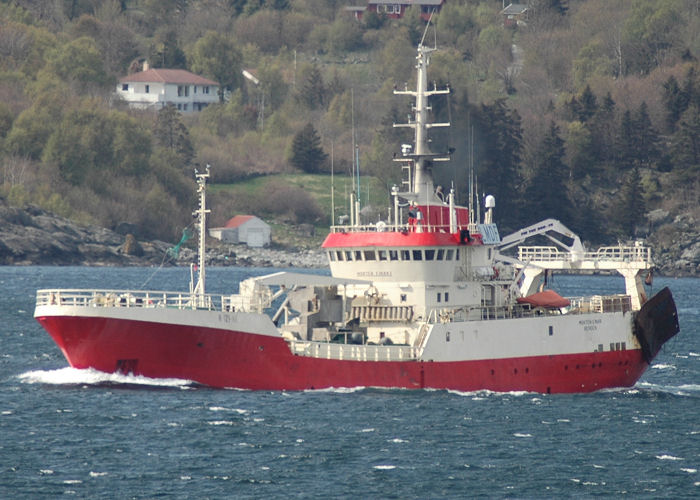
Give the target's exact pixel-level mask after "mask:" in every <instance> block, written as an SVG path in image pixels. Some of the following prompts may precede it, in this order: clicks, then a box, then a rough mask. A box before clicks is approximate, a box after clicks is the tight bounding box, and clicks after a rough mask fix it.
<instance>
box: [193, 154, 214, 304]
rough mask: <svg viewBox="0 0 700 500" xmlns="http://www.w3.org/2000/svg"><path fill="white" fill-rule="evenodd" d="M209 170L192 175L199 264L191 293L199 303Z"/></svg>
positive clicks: (203, 262) (202, 288) (201, 292)
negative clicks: (193, 178) (194, 178)
mask: <svg viewBox="0 0 700 500" xmlns="http://www.w3.org/2000/svg"><path fill="white" fill-rule="evenodd" d="M209 168H210V167H209V165H207V171H206V173H204V174H200V173H199V172H197V170H196V169H195V171H194V175H195V177H196V178H197V194H199V208H198V209H197V210H196V211H195V212H193V213H192V215H193V216H195V217H197V225H198V226H199V251H198V253H199V262H198V272H197V284H196V285H195V287H194V289H193V290H192V293H193V294H195V295H197V296H198V297H199V300H200V301H201V302H203V300H204V293H205V292H204V282H205V278H206V270H205V260H206V246H205V238H206V236H207V214H208V213H209V212H211V210H207V179H208V178H209Z"/></svg>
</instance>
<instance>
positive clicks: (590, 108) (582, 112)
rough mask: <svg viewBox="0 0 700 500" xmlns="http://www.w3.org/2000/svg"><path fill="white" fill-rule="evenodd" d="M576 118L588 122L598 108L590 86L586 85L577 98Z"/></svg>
mask: <svg viewBox="0 0 700 500" xmlns="http://www.w3.org/2000/svg"><path fill="white" fill-rule="evenodd" d="M579 103H580V104H579V110H578V119H579V121H581V122H582V123H586V122H588V120H590V119H591V118H592V117H593V115H595V113H596V111H597V110H598V101H597V99H596V96H595V94H594V93H593V91H592V90H591V87H590V86H588V85H586V88H585V89H583V93H582V94H581V98H580V99H579Z"/></svg>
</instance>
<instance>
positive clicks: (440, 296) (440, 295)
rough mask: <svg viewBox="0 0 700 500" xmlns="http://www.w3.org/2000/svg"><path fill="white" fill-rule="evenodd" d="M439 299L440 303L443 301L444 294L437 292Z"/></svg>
mask: <svg viewBox="0 0 700 500" xmlns="http://www.w3.org/2000/svg"><path fill="white" fill-rule="evenodd" d="M437 301H438V303H440V302H442V294H441V293H440V292H438V294H437Z"/></svg>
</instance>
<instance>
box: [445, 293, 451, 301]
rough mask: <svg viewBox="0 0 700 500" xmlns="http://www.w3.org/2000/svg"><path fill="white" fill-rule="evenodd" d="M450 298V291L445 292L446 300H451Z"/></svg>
mask: <svg viewBox="0 0 700 500" xmlns="http://www.w3.org/2000/svg"><path fill="white" fill-rule="evenodd" d="M449 300H450V292H445V302H449Z"/></svg>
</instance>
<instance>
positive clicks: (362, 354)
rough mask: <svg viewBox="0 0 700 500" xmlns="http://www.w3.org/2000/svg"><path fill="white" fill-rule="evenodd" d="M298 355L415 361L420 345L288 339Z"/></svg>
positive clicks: (345, 358)
mask: <svg viewBox="0 0 700 500" xmlns="http://www.w3.org/2000/svg"><path fill="white" fill-rule="evenodd" d="M288 342H289V347H290V349H291V350H292V352H293V353H294V354H295V355H297V356H306V357H311V358H325V359H335V360H348V361H414V360H416V359H418V357H419V356H420V353H421V348H420V347H414V346H409V345H381V344H376V345H375V344H336V343H332V342H319V341H312V340H288Z"/></svg>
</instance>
